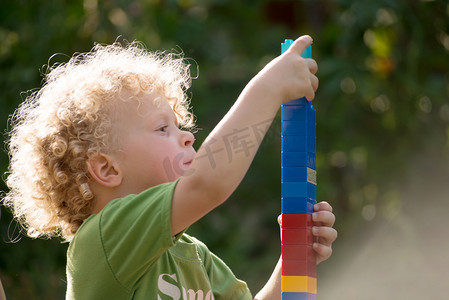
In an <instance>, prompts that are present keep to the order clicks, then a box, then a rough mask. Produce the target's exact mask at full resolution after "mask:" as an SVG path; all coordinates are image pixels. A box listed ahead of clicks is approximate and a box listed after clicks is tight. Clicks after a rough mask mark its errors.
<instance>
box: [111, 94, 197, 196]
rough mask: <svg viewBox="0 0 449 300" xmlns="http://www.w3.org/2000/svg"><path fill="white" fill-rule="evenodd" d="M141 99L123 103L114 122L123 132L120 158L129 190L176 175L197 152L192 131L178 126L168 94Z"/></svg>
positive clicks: (166, 180) (149, 185)
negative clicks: (116, 120) (168, 100)
mask: <svg viewBox="0 0 449 300" xmlns="http://www.w3.org/2000/svg"><path fill="white" fill-rule="evenodd" d="M154 99H156V101H154ZM139 100H140V101H139V102H138V101H136V100H132V101H131V102H123V103H120V104H119V108H118V111H119V114H120V115H119V116H118V123H116V124H115V125H116V126H117V127H118V130H119V132H120V133H119V148H120V151H119V153H118V155H117V159H118V161H119V165H120V169H121V171H122V172H123V181H122V183H123V184H124V187H126V189H127V190H126V191H127V192H129V193H139V192H141V191H143V190H145V189H148V188H150V187H153V186H156V185H158V184H161V183H165V182H170V181H173V180H175V179H177V178H178V177H179V176H181V175H183V174H184V173H185V171H186V170H187V169H188V168H189V165H190V164H191V162H192V160H193V159H194V157H195V154H196V152H195V150H194V148H193V143H194V141H195V138H194V136H193V134H192V133H190V132H188V131H183V130H180V129H179V128H178V123H177V119H176V116H175V113H174V112H173V110H172V108H171V107H170V105H169V104H168V102H167V100H166V98H165V97H163V96H161V95H159V94H155V93H154V94H149V95H148V94H144V95H141V96H139Z"/></svg>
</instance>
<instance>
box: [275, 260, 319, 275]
mask: <svg viewBox="0 0 449 300" xmlns="http://www.w3.org/2000/svg"><path fill="white" fill-rule="evenodd" d="M281 274H282V275H284V276H309V277H315V278H316V258H315V257H310V258H309V259H308V260H294V259H290V260H287V259H283V260H282V273H281Z"/></svg>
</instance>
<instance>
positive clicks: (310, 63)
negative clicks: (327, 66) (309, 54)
mask: <svg viewBox="0 0 449 300" xmlns="http://www.w3.org/2000/svg"><path fill="white" fill-rule="evenodd" d="M306 61H307V65H308V67H309V70H310V73H312V74H316V72H318V64H317V63H316V61H315V60H314V59H310V58H308V59H306Z"/></svg>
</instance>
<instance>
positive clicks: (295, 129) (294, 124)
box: [281, 121, 310, 136]
mask: <svg viewBox="0 0 449 300" xmlns="http://www.w3.org/2000/svg"><path fill="white" fill-rule="evenodd" d="M281 123H282V133H281V134H282V135H283V136H284V135H286V134H287V133H288V135H306V134H307V132H308V129H309V128H307V127H308V126H307V124H306V123H305V122H304V121H282V122H281ZM309 130H310V129H309Z"/></svg>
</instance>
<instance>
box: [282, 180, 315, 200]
mask: <svg viewBox="0 0 449 300" xmlns="http://www.w3.org/2000/svg"><path fill="white" fill-rule="evenodd" d="M281 195H282V198H291V197H295V198H299V197H304V198H311V199H314V200H316V185H315V184H312V183H309V182H307V181H306V182H281Z"/></svg>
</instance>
